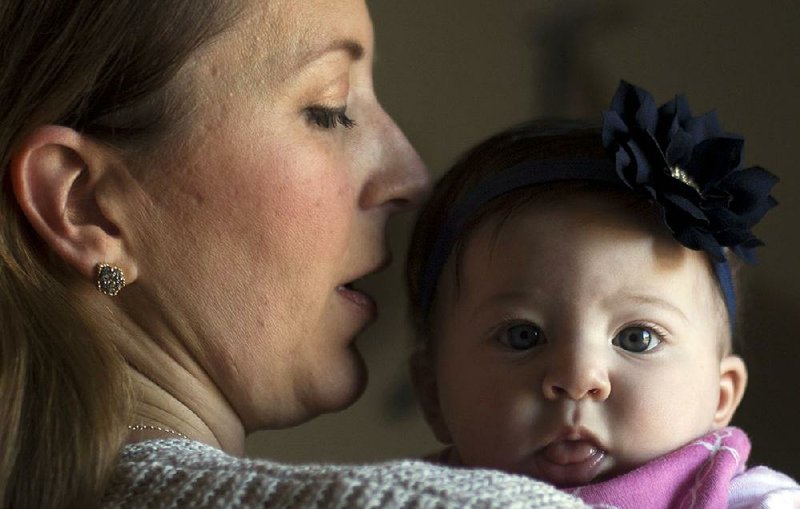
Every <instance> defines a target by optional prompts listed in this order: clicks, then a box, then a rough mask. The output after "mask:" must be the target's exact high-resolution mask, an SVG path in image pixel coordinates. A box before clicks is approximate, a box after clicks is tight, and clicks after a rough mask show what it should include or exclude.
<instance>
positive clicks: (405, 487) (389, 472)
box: [103, 439, 587, 509]
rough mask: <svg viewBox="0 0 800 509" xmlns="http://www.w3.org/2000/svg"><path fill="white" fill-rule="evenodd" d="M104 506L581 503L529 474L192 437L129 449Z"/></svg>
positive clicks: (458, 507) (457, 508) (462, 507)
mask: <svg viewBox="0 0 800 509" xmlns="http://www.w3.org/2000/svg"><path fill="white" fill-rule="evenodd" d="M103 506H104V507H123V508H125V507H136V508H150V507H152V508H184V507H219V508H223V507H224V508H227V507H286V508H301V507H302V508H348V509H349V508H376V509H377V508H431V509H433V508H436V509H440V508H442V509H446V508H453V509H468V508H487V509H488V508H504V509H505V508H524V507H536V508H540V507H552V508H564V509H568V508H569V509H571V508H580V507H587V506H585V505H584V504H583V503H581V502H580V501H578V500H577V499H575V498H572V497H571V496H569V495H567V494H565V493H562V492H560V491H558V490H556V489H555V488H553V487H551V486H549V485H546V484H543V483H541V482H538V481H534V480H532V479H528V478H525V477H521V476H514V475H508V474H503V473H500V472H495V471H490V470H478V469H471V470H470V469H457V468H451V467H442V466H436V465H433V464H430V463H424V462H421V461H395V462H388V463H380V464H372V465H363V466H345V465H320V464H312V465H285V464H279V463H273V462H270V461H265V460H255V459H246V458H237V457H235V456H230V455H228V454H226V453H224V452H222V451H220V450H218V449H215V448H213V447H210V446H208V445H205V444H202V443H199V442H194V441H191V440H182V439H171V440H148V441H145V442H139V443H136V444H131V445H127V446H126V447H125V448H124V449H123V450H122V453H121V458H120V461H119V464H118V466H117V468H116V471H115V473H114V476H113V478H112V481H111V484H110V485H109V488H108V491H107V492H106V495H105V498H104V501H103Z"/></svg>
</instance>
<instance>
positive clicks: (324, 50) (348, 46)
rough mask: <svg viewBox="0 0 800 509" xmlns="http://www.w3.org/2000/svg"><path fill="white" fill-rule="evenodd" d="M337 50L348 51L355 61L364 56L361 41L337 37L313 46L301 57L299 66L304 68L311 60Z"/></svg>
mask: <svg viewBox="0 0 800 509" xmlns="http://www.w3.org/2000/svg"><path fill="white" fill-rule="evenodd" d="M335 51H344V52H346V53H347V54H348V55H349V56H350V59H351V60H353V61H358V60H361V58H362V57H363V56H364V46H362V45H361V44H360V43H359V42H357V41H355V40H353V39H335V40H333V41H330V42H329V43H328V44H324V45H320V46H316V47H311V48H310V49H309V50H308V51H307V52H306V53H305V55H304V56H303V57H302V58H301V59H300V63H299V65H298V66H297V68H298V69H300V68H303V67H305V66H307V65H308V64H310V63H311V62H314V61H315V60H318V59H320V58H322V57H323V56H324V55H327V54H328V53H331V52H335Z"/></svg>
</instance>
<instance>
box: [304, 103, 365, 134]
mask: <svg viewBox="0 0 800 509" xmlns="http://www.w3.org/2000/svg"><path fill="white" fill-rule="evenodd" d="M305 112H306V118H307V119H308V121H309V122H311V123H312V124H315V125H316V126H317V127H321V128H323V129H333V128H335V127H337V126H342V127H344V128H346V129H350V128H351V127H354V126H355V125H356V122H355V120H353V119H351V118H350V117H348V116H347V107H346V106H341V107H338V108H331V107H329V106H319V105H317V106H309V107H308V108H306V110H305Z"/></svg>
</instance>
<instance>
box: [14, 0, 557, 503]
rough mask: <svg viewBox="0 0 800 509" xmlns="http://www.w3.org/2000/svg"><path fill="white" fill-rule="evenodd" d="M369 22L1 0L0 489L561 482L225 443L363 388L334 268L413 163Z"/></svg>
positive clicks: (506, 495) (369, 308)
mask: <svg viewBox="0 0 800 509" xmlns="http://www.w3.org/2000/svg"><path fill="white" fill-rule="evenodd" d="M371 30H372V27H371V23H370V20H369V16H368V13H367V10H366V6H365V4H364V1H363V0H337V1H330V0H307V1H303V2H296V1H292V0H270V1H268V2H263V1H262V2H226V1H222V0H204V1H197V0H179V1H178V0H175V1H171V2H149V3H141V2H135V1H133V0H128V1H120V2H97V1H89V0H71V1H65V0H58V1H55V0H51V1H46V0H39V1H32V0H19V1H9V2H5V4H4V7H3V8H2V9H0V37H2V47H3V48H4V49H3V51H2V52H0V54H2V57H0V58H2V60H0V73H2V74H1V76H2V77H1V78H0V80H2V81H0V93H1V94H2V95H1V96H0V105H2V110H1V111H2V121H0V132H1V133H2V134H1V135H0V145H1V146H2V163H3V165H2V171H3V175H2V186H3V201H2V206H3V215H2V217H3V223H2V224H3V231H2V241H0V253H2V265H0V288H2V290H0V291H1V292H2V316H0V322H2V325H1V327H2V333H0V336H1V337H2V339H1V340H0V341H2V343H0V344H1V345H2V350H0V355H1V357H0V362H2V364H0V394H2V403H0V405H2V406H0V415H2V416H3V417H2V421H1V422H2V424H0V437H1V440H2V442H0V451H2V452H1V453H0V454H1V455H2V460H1V461H0V500H2V502H3V505H4V506H10V507H53V506H57V507H86V506H94V505H98V504H100V503H101V500H102V501H103V502H102V503H103V504H105V505H109V506H117V505H130V506H144V505H151V506H165V507H169V506H184V505H189V506H200V505H281V506H285V505H296V506H311V505H328V506H336V505H337V504H338V505H342V506H347V505H359V504H361V503H363V504H366V503H372V504H374V503H377V502H376V500H378V499H376V497H383V498H382V499H379V500H383V501H384V502H385V505H397V506H402V505H403V504H405V503H422V502H425V501H428V502H435V503H440V504H443V505H448V504H450V505H453V506H456V505H458V506H464V505H467V506H469V504H470V502H475V503H483V504H484V506H487V507H492V506H495V505H496V506H497V507H500V506H506V505H507V504H508V503H510V502H519V501H527V502H528V503H530V504H534V503H537V502H539V501H544V502H546V503H550V504H554V503H564V504H565V506H568V505H569V504H571V502H570V501H569V499H568V498H567V497H565V496H563V495H561V494H558V493H555V492H551V491H549V488H547V487H544V486H542V485H539V484H538V483H534V482H532V481H525V480H521V479H515V478H511V477H507V476H502V475H500V474H494V473H489V472H455V471H447V470H445V469H440V468H434V467H429V466H426V465H423V464H420V463H405V464H403V463H398V464H387V465H383V466H373V467H363V468H344V467H333V466H309V467H304V468H299V469H298V468H290V467H287V466H281V465H275V464H271V463H268V462H251V461H247V460H242V459H239V458H235V457H234V456H230V455H228V454H231V455H237V454H240V453H242V451H243V447H244V437H245V435H246V434H247V433H249V432H251V431H254V430H258V429H269V428H280V427H285V426H292V425H295V424H298V423H301V422H303V421H305V420H308V419H310V418H312V417H314V416H317V415H319V414H321V413H323V412H330V411H336V410H339V409H342V408H344V407H346V406H347V405H349V404H350V403H352V402H353V401H354V400H355V399H356V398H357V397H358V396H359V395H360V393H361V391H362V390H363V387H364V383H365V376H364V374H365V370H364V366H363V363H362V360H361V358H360V357H359V355H358V353H357V352H356V350H355V348H354V346H353V338H354V336H355V335H356V334H357V333H358V331H359V330H361V329H362V328H363V327H364V326H365V325H367V324H368V323H369V322H370V321H371V320H372V319H373V318H374V314H375V304H374V303H373V301H372V300H371V298H370V297H369V296H367V295H365V294H363V293H362V292H360V291H358V290H357V289H356V288H354V287H353V286H352V284H353V283H354V282H356V281H357V280H358V279H360V278H361V277H363V276H365V275H367V274H369V273H372V272H374V271H376V270H379V269H381V268H382V267H383V266H384V265H385V264H386V263H387V261H388V259H389V253H388V252H387V248H386V244H385V239H384V227H385V223H386V221H387V219H388V217H389V216H390V215H391V214H393V213H394V212H396V211H398V210H401V209H404V208H407V207H409V206H410V205H413V204H415V203H416V202H417V201H418V200H419V199H420V197H421V196H422V195H423V194H424V192H425V190H426V189H427V187H428V180H427V179H428V177H427V175H426V172H425V169H424V167H423V165H422V163H421V162H420V160H419V157H418V156H417V154H416V153H415V152H414V151H413V149H412V148H411V147H410V146H409V144H408V142H407V140H406V139H405V138H404V137H403V135H402V134H401V133H400V131H399V130H398V128H397V126H396V125H395V124H394V123H393V122H392V120H391V119H390V118H389V117H388V116H387V115H386V113H385V112H384V111H383V110H382V109H381V108H380V106H379V104H378V103H377V101H376V98H375V96H374V92H373V88H372V78H371V62H372V53H373V48H372V32H371ZM98 290H99V292H98ZM104 294H105V295H104ZM170 438H171V439H173V440H166V441H165V440H161V441H153V440H150V439H170ZM126 442H127V443H128V444H129V445H127V446H125V445H124V444H125V443H126ZM223 451H224V452H223ZM226 453H227V454H226ZM501 482H502V483H505V484H506V486H510V490H508V489H503V488H501V487H500V486H499V484H498V483H501ZM353 486H355V488H353ZM323 488H324V489H323ZM342 490H344V491H342ZM542 497H544V498H542ZM403 501H405V502H403Z"/></svg>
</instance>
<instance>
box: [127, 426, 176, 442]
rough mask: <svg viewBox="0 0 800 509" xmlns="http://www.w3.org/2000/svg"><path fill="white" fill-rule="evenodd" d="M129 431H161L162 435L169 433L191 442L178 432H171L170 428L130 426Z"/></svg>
mask: <svg viewBox="0 0 800 509" xmlns="http://www.w3.org/2000/svg"><path fill="white" fill-rule="evenodd" d="M128 429H129V430H131V431H160V432H162V433H169V434H172V435H176V436H179V437H181V438H185V439H186V440H189V437H187V436H186V435H184V434H183V433H178V432H177V431H174V430H171V429H169V428H162V427H161V426H149V425H147V424H136V425H134V426H128Z"/></svg>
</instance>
